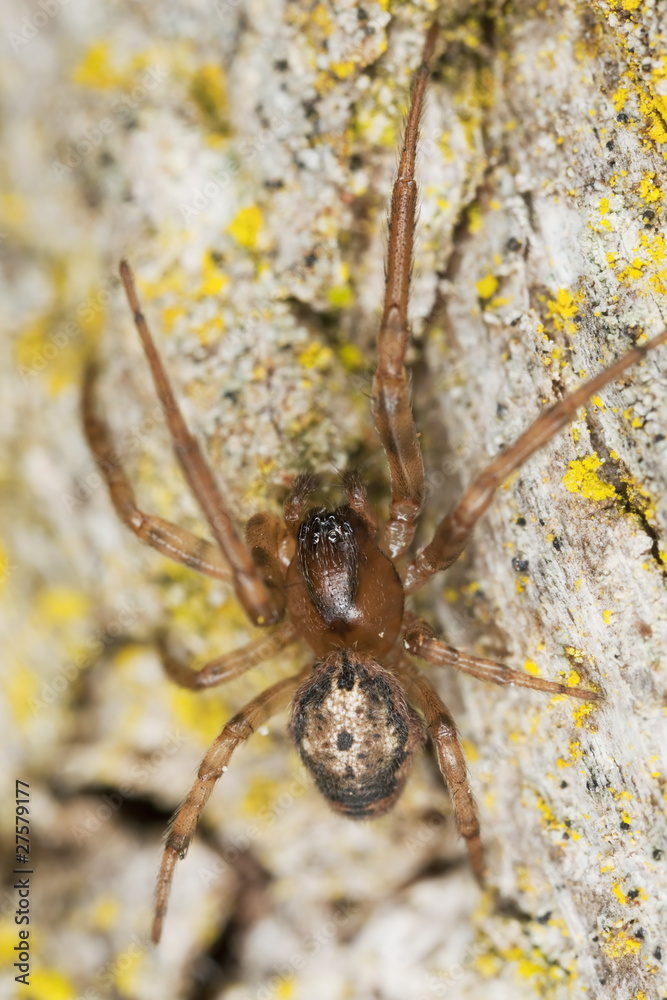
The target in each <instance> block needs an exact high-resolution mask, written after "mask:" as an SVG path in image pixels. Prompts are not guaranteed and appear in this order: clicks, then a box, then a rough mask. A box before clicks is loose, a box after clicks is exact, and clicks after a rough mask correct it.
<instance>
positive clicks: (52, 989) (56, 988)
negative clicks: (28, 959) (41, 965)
mask: <svg viewBox="0 0 667 1000" xmlns="http://www.w3.org/2000/svg"><path fill="white" fill-rule="evenodd" d="M28 993H29V994H30V1000H74V998H75V997H76V996H78V990H77V989H76V988H75V986H74V984H73V983H72V982H71V980H69V979H68V978H67V977H66V976H64V975H63V974H62V973H61V972H58V970H57V969H34V970H32V971H31V972H30V988H29V990H28Z"/></svg>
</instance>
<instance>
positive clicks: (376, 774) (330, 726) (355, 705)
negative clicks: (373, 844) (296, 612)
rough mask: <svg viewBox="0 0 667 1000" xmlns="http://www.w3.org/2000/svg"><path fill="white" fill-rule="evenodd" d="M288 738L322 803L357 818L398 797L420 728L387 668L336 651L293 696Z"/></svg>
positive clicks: (419, 740)
mask: <svg viewBox="0 0 667 1000" xmlns="http://www.w3.org/2000/svg"><path fill="white" fill-rule="evenodd" d="M291 734H292V738H293V739H294V742H295V743H296V746H297V749H298V751H299V753H300V755H301V759H302V760H303V762H304V764H305V765H306V767H308V768H309V770H310V771H311V772H312V773H313V775H314V777H315V781H316V782H317V785H318V787H319V789H320V791H321V792H322V794H323V795H324V796H325V798H326V799H327V800H328V801H329V804H330V805H331V806H333V808H334V809H336V810H337V811H338V812H342V813H344V814H345V815H346V816H350V817H352V818H357V819H363V818H365V817H370V816H377V815H380V814H382V813H384V812H386V811H387V810H388V809H390V808H391V806H392V805H393V804H394V802H395V801H396V799H397V798H398V796H399V795H400V793H401V790H402V788H403V785H404V783H405V779H406V777H407V773H408V769H409V767H410V763H411V760H412V757H413V755H414V752H415V750H416V749H417V748H418V747H419V746H421V744H422V743H423V741H424V725H423V722H422V720H421V718H420V716H418V715H417V713H416V712H415V711H414V710H413V709H412V708H410V706H409V705H408V704H407V702H406V700H405V697H404V695H403V693H402V691H401V689H400V687H399V685H398V683H397V681H396V680H395V679H394V677H393V676H392V675H391V674H390V673H389V671H388V670H386V669H385V668H384V667H383V666H382V665H381V664H380V663H378V662H377V661H375V660H372V659H370V658H369V657H366V656H360V655H358V654H357V653H355V652H353V651H352V650H345V649H343V650H340V651H339V652H335V653H331V654H330V655H329V656H327V657H326V659H324V660H321V661H320V662H319V663H316V664H315V666H314V667H313V673H312V675H311V677H309V679H308V680H307V681H306V683H305V684H303V685H302V686H301V687H300V688H299V690H298V691H297V692H296V695H295V697H294V704H293V710H292V722H291Z"/></svg>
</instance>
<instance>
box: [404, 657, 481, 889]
mask: <svg viewBox="0 0 667 1000" xmlns="http://www.w3.org/2000/svg"><path fill="white" fill-rule="evenodd" d="M392 669H393V671H394V672H395V673H397V674H398V675H399V676H400V677H401V679H402V680H403V681H404V683H405V685H406V687H407V690H408V697H409V698H410V700H411V701H412V702H414V704H415V705H416V707H417V708H418V709H419V710H420V711H421V712H422V714H423V715H424V718H425V719H426V725H427V726H428V731H429V733H430V734H431V739H432V740H433V744H434V746H435V749H436V752H437V754H438V765H439V767H440V771H441V773H442V776H443V778H444V779H445V783H446V784H447V785H448V786H449V790H450V793H451V796H452V803H453V805H454V812H455V815H456V820H457V824H458V827H459V830H460V831H461V835H462V836H463V837H464V839H465V842H466V846H467V848H468V853H469V855H470V861H471V864H472V868H473V871H474V873H475V876H476V878H477V881H478V882H479V883H480V884H483V883H484V874H485V872H484V856H483V853H482V841H481V839H480V835H479V820H478V818H477V808H476V806H475V800H474V798H473V794H472V789H471V788H470V782H469V780H468V769H467V766H466V760H465V756H464V754H463V748H462V746H461V742H460V740H459V734H458V732H457V729H456V724H455V723H454V720H453V718H452V716H451V715H450V712H449V709H448V708H447V706H446V705H445V703H444V702H443V701H442V700H441V699H440V698H439V697H438V695H437V694H436V692H435V691H434V690H433V688H432V686H431V685H430V684H429V682H428V681H427V680H426V678H425V677H424V676H423V675H422V674H420V673H419V671H418V670H416V669H415V668H414V666H413V665H412V664H411V663H408V662H407V661H406V660H405V659H404V658H403V657H401V661H400V663H399V664H397V665H396V666H394V667H393V668H392Z"/></svg>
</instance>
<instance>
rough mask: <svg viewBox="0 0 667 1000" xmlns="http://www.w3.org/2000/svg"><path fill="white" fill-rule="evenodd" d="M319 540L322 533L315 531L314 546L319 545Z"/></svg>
mask: <svg viewBox="0 0 667 1000" xmlns="http://www.w3.org/2000/svg"><path fill="white" fill-rule="evenodd" d="M319 540H320V533H319V531H314V532H313V544H314V545H317V543H318V542H319Z"/></svg>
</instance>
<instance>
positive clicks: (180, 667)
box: [158, 622, 297, 691]
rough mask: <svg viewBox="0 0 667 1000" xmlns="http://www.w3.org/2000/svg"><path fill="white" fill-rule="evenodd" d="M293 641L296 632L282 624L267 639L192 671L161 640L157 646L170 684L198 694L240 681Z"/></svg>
mask: <svg viewBox="0 0 667 1000" xmlns="http://www.w3.org/2000/svg"><path fill="white" fill-rule="evenodd" d="M296 638H297V635H296V629H295V628H294V626H293V625H292V623H291V622H283V623H282V624H281V625H279V626H278V628H277V629H276V630H275V631H274V632H272V633H271V634H270V635H261V636H260V637H259V638H258V639H254V640H253V641H252V642H249V643H247V644H246V645H245V646H242V647H241V648H240V649H234V650H232V652H231V653H224V654H223V655H222V656H218V657H217V659H215V660H209V661H208V663H205V664H204V666H203V667H201V669H200V670H193V669H192V667H189V666H186V665H185V664H184V663H181V662H180V661H179V660H176V659H175V658H174V657H173V656H172V655H171V653H170V652H169V650H168V648H167V644H166V642H165V640H164V637H162V636H161V637H160V638H159V640H158V646H159V649H160V655H161V656H162V662H163V664H164V669H165V671H166V673H167V675H168V676H169V677H170V678H171V679H172V681H174V682H175V683H176V684H179V685H180V686H181V687H184V688H190V689H191V690H193V691H199V690H202V689H203V688H210V687H215V686H216V685H218V684H225V683H226V682H227V681H231V680H232V679H233V678H234V677H240V676H241V674H244V673H246V671H248V670H252V668H253V667H256V666H257V664H258V663H262V662H263V661H264V660H268V659H270V658H271V657H272V656H275V654H276V653H278V652H279V651H280V650H281V649H284V648H285V646H289V645H290V643H292V642H295V641H296Z"/></svg>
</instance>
